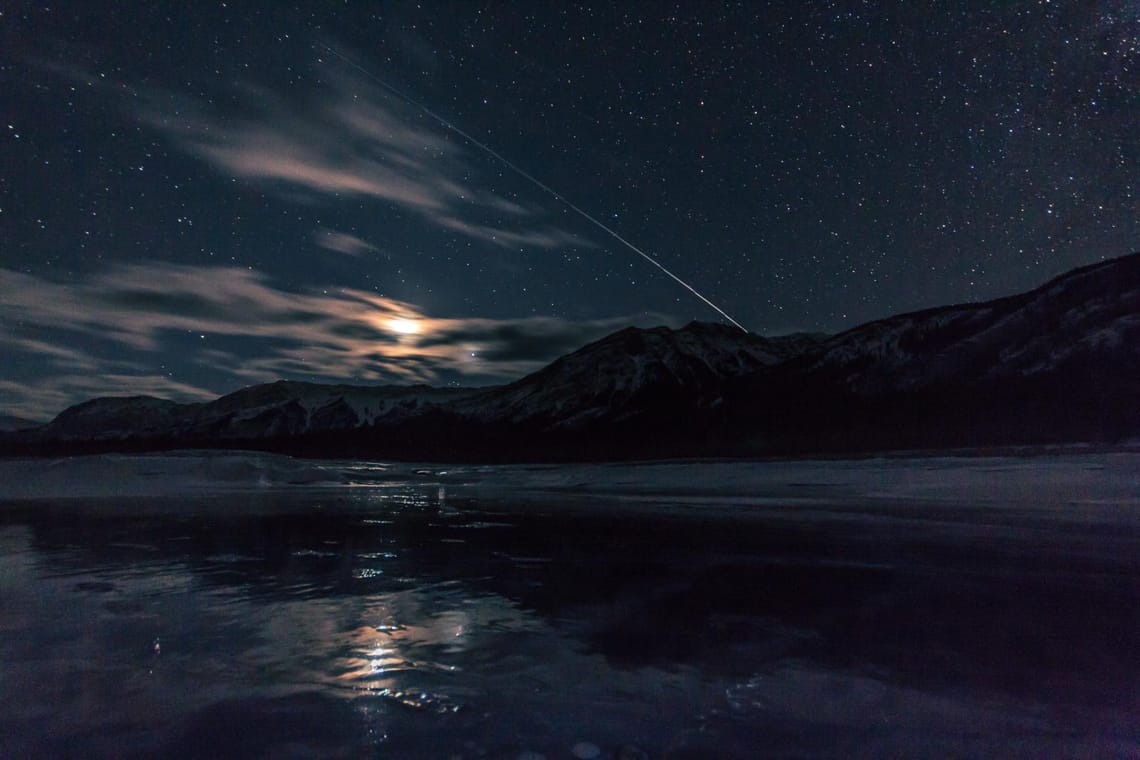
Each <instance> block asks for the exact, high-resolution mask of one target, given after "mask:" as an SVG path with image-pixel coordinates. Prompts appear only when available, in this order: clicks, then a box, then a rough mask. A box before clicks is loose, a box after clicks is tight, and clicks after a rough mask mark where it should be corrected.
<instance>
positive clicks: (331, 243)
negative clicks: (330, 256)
mask: <svg viewBox="0 0 1140 760" xmlns="http://www.w3.org/2000/svg"><path fill="white" fill-rule="evenodd" d="M313 242H315V243H316V244H317V245H319V246H320V247H321V248H324V249H325V250H326V251H335V252H336V253H343V254H345V255H346V256H359V255H361V254H362V253H367V252H369V251H375V250H376V246H374V245H372V244H371V243H369V242H368V241H367V240H364V239H363V238H359V237H357V236H356V235H350V234H348V233H347V232H338V231H337V230H330V229H328V228H327V227H321V228H320V229H318V230H317V231H316V232H314V233H313Z"/></svg>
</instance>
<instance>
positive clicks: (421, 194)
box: [142, 62, 589, 249]
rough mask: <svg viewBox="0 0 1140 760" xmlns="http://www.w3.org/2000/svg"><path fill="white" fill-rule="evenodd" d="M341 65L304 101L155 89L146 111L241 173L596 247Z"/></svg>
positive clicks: (490, 238)
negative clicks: (220, 100)
mask: <svg viewBox="0 0 1140 760" xmlns="http://www.w3.org/2000/svg"><path fill="white" fill-rule="evenodd" d="M326 65H328V66H331V67H334V68H331V69H330V70H329V72H327V73H325V74H324V76H325V77H327V81H330V82H331V83H330V84H329V85H328V86H327V90H326V91H323V92H322V93H321V95H322V97H321V98H312V99H310V100H308V101H306V102H304V103H301V104H298V103H297V102H294V101H285V100H283V99H282V98H280V97H279V96H277V95H274V94H272V93H269V92H267V91H265V90H260V89H254V88H248V87H247V88H245V90H244V92H243V96H244V97H243V99H242V100H243V102H245V103H247V104H248V105H249V106H251V107H252V113H246V114H244V115H235V114H225V115H222V114H220V113H218V112H216V111H215V110H213V109H212V108H211V107H210V106H208V105H207V104H206V103H204V102H198V101H194V100H191V99H188V98H186V97H185V96H183V95H172V94H171V93H168V92H159V91H151V92H150V93H149V94H148V95H147V96H144V99H145V100H146V101H147V103H148V105H147V106H146V107H144V108H143V110H142V115H143V118H144V119H145V120H146V121H148V122H149V123H150V124H151V125H153V126H155V127H157V128H158V129H160V130H162V131H164V132H166V133H167V134H168V135H169V136H170V137H171V138H172V139H173V140H174V141H175V142H176V144H177V145H179V146H180V147H181V148H182V149H183V150H185V151H187V152H188V153H191V154H193V155H196V156H198V157H200V158H202V159H203V160H205V161H207V162H209V163H211V164H213V165H214V166H215V167H216V168H217V169H218V170H220V171H222V172H224V173H226V174H229V175H232V176H237V177H242V178H245V179H249V180H254V181H258V182H263V183H266V184H268V185H270V186H277V187H279V188H280V190H281V192H282V193H283V194H287V195H288V194H295V193H296V192H297V191H298V190H300V191H304V192H308V193H312V194H315V195H317V196H320V197H326V198H333V199H336V198H343V197H345V196H363V197H366V198H372V199H375V200H376V201H378V202H381V203H386V204H390V205H393V206H395V207H398V208H400V209H402V210H404V211H408V212H411V213H414V214H417V215H419V216H420V217H421V218H423V219H424V220H425V221H427V222H428V223H430V224H433V225H436V226H440V227H443V228H446V229H448V230H452V231H455V232H458V233H460V234H462V235H465V236H467V237H469V238H473V239H477V240H481V241H484V242H486V243H491V244H493V245H497V246H501V247H505V248H517V247H519V246H530V247H536V248H548V249H549V248H558V247H561V246H565V245H568V244H574V245H579V246H581V245H589V244H588V243H585V242H584V241H582V240H581V239H579V238H578V237H576V236H575V235H573V234H572V233H570V232H568V231H566V230H563V229H559V228H557V227H555V226H553V225H550V224H545V223H542V222H541V221H540V220H539V219H538V217H539V213H538V209H537V207H528V206H526V205H523V204H522V203H519V202H517V201H516V200H512V199H510V198H506V197H504V196H502V195H499V194H497V193H493V192H489V191H487V190H485V189H483V188H480V187H478V186H477V185H472V184H470V181H469V179H468V178H469V177H476V176H477V175H478V171H477V170H476V169H475V168H474V166H473V164H472V162H471V160H470V159H471V156H470V152H469V150H468V149H467V148H466V147H464V146H463V145H462V144H461V143H459V142H458V141H457V138H455V139H453V138H452V136H450V135H449V134H447V133H446V132H445V131H443V129H442V128H441V127H440V128H436V127H434V126H432V127H423V126H420V125H419V124H417V123H416V119H417V118H418V114H411V113H409V112H408V109H407V108H406V107H404V106H403V104H401V103H398V102H395V101H393V100H392V99H391V98H390V97H387V96H385V94H384V93H383V91H382V90H380V89H379V88H378V87H377V86H375V85H374V84H372V83H370V82H367V81H364V80H362V79H361V78H359V77H353V76H349V75H346V74H345V73H344V72H343V71H341V70H339V69H337V68H335V64H333V63H331V62H330V63H327V64H326Z"/></svg>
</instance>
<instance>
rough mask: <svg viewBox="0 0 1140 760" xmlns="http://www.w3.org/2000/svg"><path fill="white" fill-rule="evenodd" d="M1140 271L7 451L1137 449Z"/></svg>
mask: <svg viewBox="0 0 1140 760" xmlns="http://www.w3.org/2000/svg"><path fill="white" fill-rule="evenodd" d="M1137 399H1140V254H1133V255H1130V256H1125V257H1122V258H1119V259H1114V260H1111V261H1106V262H1101V263H1098V264H1093V265H1090V266H1086V267H1082V268H1080V269H1076V270H1073V271H1072V272H1069V273H1068V274H1065V275H1062V276H1060V277H1057V278H1055V279H1053V280H1051V281H1049V282H1048V283H1046V284H1044V285H1042V286H1041V287H1039V288H1036V289H1034V290H1032V291H1029V292H1027V293H1022V294H1019V295H1014V296H1008V297H1005V298H999V299H996V300H993V301H988V302H985V303H978V304H964V305H956V306H944V307H939V308H934V309H927V310H923V311H918V312H913V313H909V314H901V315H897V316H893V317H888V318H886V319H881V320H876V321H874V322H870V323H867V324H864V325H861V326H858V327H855V328H853V329H851V330H848V331H846V332H844V333H840V334H838V335H834V336H830V337H826V336H808V335H793V336H784V337H778V338H765V337H761V336H758V335H752V334H750V333H746V332H743V331H740V330H738V329H736V328H732V327H727V326H724V325H717V324H707V323H699V322H694V323H691V324H689V325H687V326H685V327H684V328H681V329H678V330H672V329H669V328H666V327H656V328H651V329H638V328H627V329H625V330H621V331H619V332H617V333H614V334H613V335H610V336H607V337H605V338H603V339H601V340H599V341H596V342H594V343H591V344H589V345H587V346H584V347H583V348H581V349H579V350H577V351H575V352H573V353H571V354H568V355H566V356H564V357H562V358H560V359H557V360H556V361H554V362H552V363H551V364H550V365H548V366H547V367H544V368H543V369H541V370H539V371H537V372H535V373H533V374H531V375H528V376H526V377H524V378H521V379H520V380H518V381H516V382H513V383H509V384H507V385H503V386H497V387H492V388H477V389H438V388H430V387H427V386H414V387H400V386H384V387H367V386H350V385H319V384H312V383H297V382H285V381H280V382H277V383H271V384H267V385H259V386H252V387H249V388H245V389H242V390H239V391H237V392H235V393H232V394H229V395H227V396H223V397H222V398H219V399H217V400H215V401H211V402H207V403H200V404H177V403H174V402H170V401H165V400H162V399H154V398H147V397H134V398H104V399H95V400H92V401H88V402H85V403H83V404H78V405H76V406H74V407H71V408H69V409H67V410H65V411H64V412H63V413H61V414H60V415H59V416H58V417H56V418H55V419H54V420H53V421H51V422H50V423H48V424H47V425H44V426H42V427H39V428H37V429H35V430H33V431H23V432H20V433H3V434H0V447H2V450H3V451H4V452H7V453H60V452H63V451H96V450H126V449H130V450H147V449H157V448H181V447H231V448H232V447H243V448H244V447H248V448H258V449H270V450H277V451H286V452H292V453H298V454H305V455H315V456H365V455H366V456H382V457H389V458H404V459H464V460H542V459H614V458H634V457H636V458H644V457H668V456H750V455H759V454H764V455H775V454H790V453H824V452H833V453H834V452H852V451H861V450H874V449H890V448H911V447H921V448H940V447H948V446H987V445H1004V444H1036V443H1059V442H1075V441H1098V442H1107V443H1113V442H1118V441H1121V440H1126V439H1128V438H1132V437H1136V436H1138V435H1140V404H1138V403H1137Z"/></svg>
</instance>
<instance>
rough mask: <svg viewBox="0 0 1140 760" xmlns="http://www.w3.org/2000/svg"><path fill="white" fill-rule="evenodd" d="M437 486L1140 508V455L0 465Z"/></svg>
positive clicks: (38, 493) (762, 500)
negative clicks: (523, 462) (553, 462)
mask: <svg viewBox="0 0 1140 760" xmlns="http://www.w3.org/2000/svg"><path fill="white" fill-rule="evenodd" d="M401 482H405V483H416V484H419V485H427V484H437V485H438V486H439V487H441V488H445V489H446V490H447V492H448V493H450V494H451V495H453V496H463V497H471V498H478V497H480V496H483V497H490V496H494V497H496V498H498V497H501V496H510V495H513V496H514V497H516V498H538V497H545V498H546V499H547V500H548V501H552V503H553V502H557V501H558V499H559V497H560V496H573V497H574V498H575V499H576V500H580V497H594V498H595V499H596V500H602V501H608V502H610V503H616V502H620V503H623V504H627V505H629V504H641V505H643V506H647V507H649V508H657V507H661V506H663V505H664V504H673V505H678V504H681V505H690V506H697V507H700V508H703V509H707V510H710V511H713V510H717V509H727V510H729V511H731V512H733V513H735V512H737V511H738V510H739V509H741V508H745V507H763V506H774V505H785V506H795V505H812V504H823V503H829V504H831V503H837V502H843V503H846V504H853V503H857V502H870V501H875V502H891V503H893V504H895V505H896V506H897V505H899V504H903V505H905V504H913V505H914V506H915V507H916V508H920V507H922V506H923V505H928V504H947V503H953V504H959V505H963V506H975V507H988V508H992V507H1001V508H1032V509H1035V510H1040V509H1065V508H1070V507H1073V506H1080V505H1083V506H1085V507H1091V506H1098V507H1102V508H1115V509H1120V508H1132V507H1137V506H1140V453H1138V452H1136V451H1115V452H1091V451H1089V452H1081V451H1073V450H1069V451H1064V452H1048V451H1042V452H1030V453H1028V454H1026V455H1021V456H929V457H890V458H888V457H883V458H871V459H855V460H799V461H703V462H697V461H686V462H642V463H617V464H567V465H499V466H474V465H458V466H456V465H431V464H408V463H381V462H367V461H344V460H305V459H295V458H292V457H287V456H280V455H274V454H262V453H252V452H178V453H172V454H148V455H121V454H108V455H98V456H86V457H70V458H64V459H10V460H2V461H0V499H21V500H26V499H56V498H66V497H105V496H162V495H170V496H179V495H188V494H209V493H211V492H227V491H233V490H249V489H256V490H267V489H297V488H299V487H310V488H311V487H320V488H334V489H336V488H342V487H343V488H349V487H352V488H368V487H384V488H388V487H391V486H392V485H393V484H395V483H401Z"/></svg>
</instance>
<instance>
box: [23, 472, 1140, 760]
mask: <svg viewBox="0 0 1140 760" xmlns="http://www.w3.org/2000/svg"><path fill="white" fill-rule="evenodd" d="M1138 631H1140V455H1137V454H1135V453H1092V452H1088V453H1073V452H1068V453H1052V454H1048V455H1041V456H1029V457H1020V458H1019V457H1001V458H982V457H963V458H953V457H939V458H914V459H868V460H861V461H837V462H830V461H808V462H765V463H742V462H710V463H684V462H678V463H654V464H623V465H566V466H525V467H524V466H519V467H463V466H460V467H455V466H431V465H391V464H385V463H377V462H348V461H341V462H305V461H298V460H293V459H289V458H285V457H275V456H270V455H256V454H224V453H181V454H171V455H156V456H101V457H88V458H77V459H64V460H22V461H21V460H6V461H0V662H2V663H3V667H2V668H0V698H2V699H3V703H4V705H5V708H4V710H3V711H0V757H29V756H66V755H82V756H114V757H130V756H163V757H180V756H181V757H186V756H196V757H217V756H221V755H237V756H254V757H270V756H272V757H330V756H332V757H335V756H351V757H359V756H383V757H417V758H418V757H426V758H431V757H438V758H453V757H464V758H484V757H485V758H517V757H530V758H534V757H537V756H538V755H539V754H541V755H542V756H545V757H547V758H571V757H591V756H596V757H606V758H618V757H622V758H636V757H670V758H679V757H692V758H708V757H725V758H752V757H884V756H905V757H946V756H951V755H954V756H993V757H1025V758H1030V757H1032V758H1038V757H1044V756H1050V757H1066V756H1068V757H1090V756H1095V757H1113V756H1120V757H1130V756H1137V755H1138V754H1140V723H1138V722H1137V721H1136V716H1137V715H1138V714H1140V633H1138Z"/></svg>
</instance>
